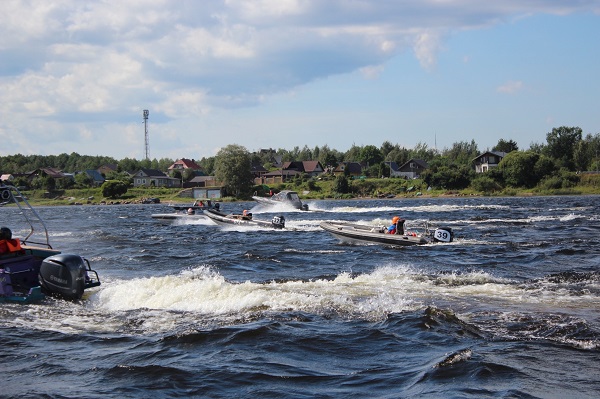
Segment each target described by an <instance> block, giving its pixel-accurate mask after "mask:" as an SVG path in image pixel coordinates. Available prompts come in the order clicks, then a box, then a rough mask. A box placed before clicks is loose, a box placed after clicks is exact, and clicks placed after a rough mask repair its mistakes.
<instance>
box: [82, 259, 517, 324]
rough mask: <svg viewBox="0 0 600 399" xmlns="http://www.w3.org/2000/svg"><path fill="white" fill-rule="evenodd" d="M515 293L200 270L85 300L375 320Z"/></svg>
mask: <svg viewBox="0 0 600 399" xmlns="http://www.w3.org/2000/svg"><path fill="white" fill-rule="evenodd" d="M514 289H515V287H511V286H510V285H507V284H505V283H504V282H500V281H494V279H493V278H491V277H490V276H489V275H488V274H486V273H468V274H465V275H459V274H449V275H442V276H440V275H434V276H428V275H424V274H422V273H419V272H416V271H414V270H411V269H410V268H408V267H404V266H397V265H394V266H383V267H379V268H377V269H375V270H374V271H373V272H371V273H365V274H360V275H356V276H353V275H351V274H349V273H345V272H344V273H340V274H339V275H338V276H337V277H335V278H334V279H315V280H311V281H303V280H294V281H286V282H277V281H273V282H266V283H258V282H250V281H246V282H242V283H236V282H229V281H227V280H226V279H225V278H224V277H223V276H222V275H220V274H218V273H216V272H214V271H212V270H211V269H210V268H208V267H199V268H196V269H193V270H189V271H185V272H182V273H180V274H178V275H168V276H161V277H148V278H139V279H132V280H127V281H116V282H114V283H113V284H111V285H110V286H106V287H104V288H103V289H101V290H99V291H98V292H97V293H95V294H94V295H92V296H91V297H90V302H91V303H92V304H93V305H92V306H95V307H99V308H103V309H105V310H107V311H111V312H113V311H128V310H138V309H153V310H167V311H185V312H193V313H198V314H205V315H210V316H219V315H230V314H238V315H240V314H245V313H248V312H256V311H275V312H287V311H302V312H310V313H315V314H324V313H331V312H334V313H337V314H340V315H347V316H351V317H352V316H358V317H365V318H376V319H379V318H381V317H384V316H385V315H387V314H389V313H397V312H403V311H410V310H415V309H419V308H421V307H423V306H426V305H428V304H429V303H430V302H432V301H435V300H436V298H439V297H443V298H445V299H448V297H449V296H450V297H455V296H458V297H462V296H463V295H467V296H469V295H474V294H475V295H491V296H495V295H497V294H499V293H501V292H504V294H509V293H507V292H506V290H508V291H511V290H514ZM509 295H510V296H513V295H515V293H510V294H509Z"/></svg>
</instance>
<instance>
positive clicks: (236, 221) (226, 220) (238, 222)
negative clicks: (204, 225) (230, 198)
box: [203, 209, 285, 229]
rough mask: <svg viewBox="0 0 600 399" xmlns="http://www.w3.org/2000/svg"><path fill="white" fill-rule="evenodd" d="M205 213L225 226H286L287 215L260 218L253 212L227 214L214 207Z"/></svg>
mask: <svg viewBox="0 0 600 399" xmlns="http://www.w3.org/2000/svg"><path fill="white" fill-rule="evenodd" d="M203 212H204V215H206V217H207V218H209V219H210V220H212V221H213V222H215V223H216V224H219V225H224V226H232V225H233V226H259V227H268V228H272V229H283V228H285V217H283V215H279V216H274V217H273V219H271V221H266V220H258V219H255V218H253V217H252V213H249V212H247V211H244V212H243V213H242V214H233V213H230V214H225V213H222V212H219V211H216V210H214V209H205V210H204V211H203Z"/></svg>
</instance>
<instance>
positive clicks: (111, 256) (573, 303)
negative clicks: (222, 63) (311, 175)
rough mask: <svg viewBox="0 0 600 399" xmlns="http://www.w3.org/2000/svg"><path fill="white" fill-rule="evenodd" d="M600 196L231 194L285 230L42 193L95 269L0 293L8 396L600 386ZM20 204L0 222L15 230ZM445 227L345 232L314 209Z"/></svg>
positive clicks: (553, 394) (337, 216)
mask: <svg viewBox="0 0 600 399" xmlns="http://www.w3.org/2000/svg"><path fill="white" fill-rule="evenodd" d="M599 200H600V197H597V196H585V197H532V198H435V199H425V198H418V199H402V200H348V201H308V203H309V206H310V209H311V210H314V211H310V212H300V211H294V210H291V209H285V208H279V209H277V208H261V207H259V206H258V205H256V204H255V203H252V202H246V203H234V204H228V203H226V204H224V206H223V208H224V210H226V211H235V212H240V211H241V210H242V209H250V210H251V211H252V213H253V214H254V217H256V218H260V219H264V220H269V219H270V218H271V217H272V216H275V215H284V216H285V218H286V226H287V227H289V229H286V230H285V231H277V230H267V229H259V228H249V227H231V228H223V227H219V226H216V225H213V224H212V223H211V222H209V221H203V220H200V221H195V222H188V223H175V224H162V223H158V222H157V221H156V220H154V219H152V218H151V217H150V215H151V214H152V213H165V212H169V208H168V207H167V206H166V205H143V206H142V205H140V206H138V205H123V206H95V207H88V206H83V207H77V206H73V207H47V208H39V209H38V211H39V213H40V214H41V215H42V217H43V218H44V219H45V221H46V224H47V226H48V229H49V230H50V233H51V242H52V244H53V246H54V247H55V248H57V249H60V250H62V251H63V252H73V253H78V254H81V255H83V256H85V257H87V258H88V259H89V260H90V262H91V263H92V265H93V267H94V268H95V269H96V270H97V271H98V273H99V274H100V277H101V279H102V286H101V287H98V288H94V289H92V290H89V291H86V297H85V298H84V300H82V301H80V302H77V303H71V302H64V301H60V300H54V299H51V298H50V299H46V300H45V301H44V302H42V303H41V304H35V305H25V306H24V305H15V304H0V339H1V342H2V344H1V345H2V351H1V352H0V353H1V354H2V355H1V358H0V361H1V362H2V363H1V364H2V366H1V370H2V376H3V384H2V392H1V393H0V396H4V397H21V398H27V397H32V398H33V397H40V396H41V397H63V398H71V397H72V398H83V397H85V398H94V397H102V398H124V397H144V398H145V397H211V398H233V397H236V398H237V397H240V398H241V397H263V398H281V397H289V398H307V397H322V398H327V397H331V398H334V397H335V398H338V397H343V398H354V397H355V398H365V397H373V398H375V397H385V398H399V397H407V398H420V397H439V398H451V397H460V398H483V397H497V398H506V397H514V398H567V397H568V398H597V397H598V396H599V395H600V379H599V378H598V376H599V375H600V312H599V310H600V272H599V270H600V268H599V265H600V260H599V259H600V257H599V255H600V223H599V219H600V217H599V214H600V212H599V211H600V205H599V203H600V201H599ZM14 212H15V211H14V209H10V208H0V220H2V223H1V224H3V225H8V226H9V227H11V228H13V233H14V235H15V236H20V233H21V234H22V233H24V231H25V230H24V229H22V228H20V227H19V226H18V224H17V222H18V220H19V219H18V217H17V216H16V215H13V213H14ZM394 215H400V216H402V217H404V218H405V219H407V221H408V222H407V224H408V227H409V228H412V229H416V230H420V229H421V230H422V226H423V225H424V223H425V222H427V221H428V222H429V223H430V224H431V225H434V226H436V225H437V226H442V225H443V226H449V227H452V228H453V229H454V231H455V234H456V239H455V241H454V242H452V243H450V244H434V245H426V246H421V247H410V248H400V249H394V248H387V247H382V246H376V245H347V244H343V243H340V242H339V241H338V240H337V239H335V238H334V237H333V236H331V235H329V233H326V232H325V231H323V230H321V229H320V227H319V222H320V221H322V220H348V221H355V222H359V223H366V224H374V225H377V224H387V223H388V222H389V220H390V219H391V218H392V216H394Z"/></svg>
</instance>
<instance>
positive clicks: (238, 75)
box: [0, 0, 598, 156]
mask: <svg viewBox="0 0 600 399" xmlns="http://www.w3.org/2000/svg"><path fill="white" fill-rule="evenodd" d="M582 10H584V11H585V10H588V11H589V10H593V11H594V10H595V11H596V12H597V11H598V6H597V5H596V3H594V2H592V3H589V2H585V1H579V2H570V1H566V0H564V1H553V2H539V1H533V0H531V1H527V0H526V1H522V0H507V1H503V2H481V1H475V0H456V1H439V0H424V1H419V2H378V1H368V0H354V1H345V0H332V1H327V2H323V1H320V0H259V1H252V2H248V1H244V0H222V1H217V0H205V1H198V0H178V1H168V0H153V1H148V0H132V1H126V2H123V1H120V0H106V1H85V2H82V1H79V0H31V1H28V2H23V1H19V0H4V1H1V2H0V59H1V60H2V62H1V63H0V92H2V93H3V97H2V102H1V103H0V132H8V131H13V132H15V133H16V134H19V135H22V136H24V137H30V138H31V143H38V142H44V140H43V137H47V135H48V134H67V133H68V134H71V135H72V136H73V137H78V138H77V139H74V140H79V141H81V142H82V143H83V142H88V143H96V144H95V145H98V146H99V145H101V143H102V142H103V140H105V139H106V137H107V134H108V132H109V131H110V132H116V133H114V137H115V139H118V138H124V140H125V142H129V143H132V144H136V145H137V144H138V141H139V137H138V136H139V132H137V130H136V129H137V127H136V125H132V123H133V122H132V120H135V119H138V118H139V115H138V114H139V111H140V110H141V109H143V108H150V109H152V111H153V118H154V120H155V121H156V122H154V123H156V124H164V126H163V128H164V129H165V131H167V130H169V129H171V128H172V126H167V125H168V124H169V123H170V121H171V120H173V119H179V118H181V119H187V120H193V119H194V118H196V117H198V116H200V115H207V114H208V113H211V112H213V110H215V109H227V108H237V107H245V106H249V105H256V104H261V103H262V102H263V101H264V99H265V98H266V97H268V96H270V95H273V94H276V93H287V92H291V91H293V90H294V89H296V88H297V87H299V86H302V85H306V84H308V83H311V82H315V81H319V80H325V79H326V78H328V77H329V76H333V75H345V74H351V73H352V72H356V71H359V72H360V73H361V74H362V75H363V76H364V77H366V78H369V79H372V78H375V77H377V76H379V75H380V74H381V72H382V71H383V70H384V68H385V64H386V62H387V61H389V60H390V59H392V58H394V57H395V56H397V55H398V54H402V53H403V52H405V51H407V50H408V49H410V48H412V50H413V53H414V56H415V57H416V59H417V60H418V61H419V63H420V65H421V66H422V68H424V69H425V70H431V69H433V68H434V67H435V66H436V63H437V58H438V55H439V52H440V50H441V49H442V48H443V39H444V38H445V37H447V35H449V34H451V33H452V32H456V31H462V30H465V29H477V28H480V27H482V26H489V25H491V24H496V23H498V22H499V21H506V20H509V19H511V18H514V17H515V16H522V15H529V14H535V13H552V14H566V13H570V12H576V11H582ZM522 87H523V83H522V82H520V81H514V82H507V83H506V84H504V85H502V86H501V87H499V88H498V91H499V92H502V93H514V92H516V91H518V90H520V89H522ZM136 123H137V122H136ZM82 124H84V125H82ZM169 131H170V133H169V134H170V135H172V134H175V133H174V132H173V130H169ZM111 134H112V133H111ZM182 134H185V133H182ZM67 141H68V140H65V142H67ZM181 141H182V142H185V140H181ZM72 144H73V145H74V146H75V145H78V144H77V143H75V142H73V143H72ZM31 145H34V144H28V143H25V144H22V145H21V146H20V147H19V146H17V147H16V148H15V147H11V148H10V149H8V148H6V147H4V148H2V149H0V154H6V153H13V152H22V153H28V151H29V150H30V149H31V148H34V147H31ZM216 145H217V144H216V143H209V144H208V146H211V148H212V146H216ZM28 146H29V147H28ZM77 148H88V147H86V146H85V145H84V144H81V147H77ZM77 148H75V147H74V148H72V149H71V148H70V149H65V151H67V152H70V151H83V150H78V149H77ZM113 150H114V148H111V147H107V151H108V152H111V151H113ZM33 151H34V152H47V151H52V152H53V153H55V152H56V151H60V150H58V149H57V148H56V147H49V146H46V147H38V148H37V149H34V150H33ZM116 156H121V155H116ZM189 156H192V155H191V154H190V155H189Z"/></svg>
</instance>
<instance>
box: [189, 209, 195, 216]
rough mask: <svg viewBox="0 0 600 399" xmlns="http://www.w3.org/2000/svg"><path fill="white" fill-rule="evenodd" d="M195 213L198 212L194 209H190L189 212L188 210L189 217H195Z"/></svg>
mask: <svg viewBox="0 0 600 399" xmlns="http://www.w3.org/2000/svg"><path fill="white" fill-rule="evenodd" d="M195 213H196V211H195V210H194V208H188V210H187V214H188V215H193V214H195Z"/></svg>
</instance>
